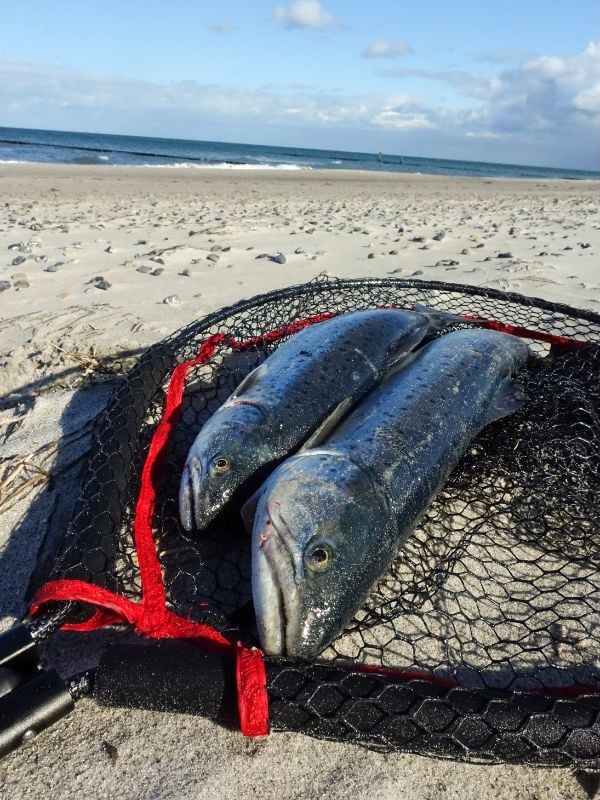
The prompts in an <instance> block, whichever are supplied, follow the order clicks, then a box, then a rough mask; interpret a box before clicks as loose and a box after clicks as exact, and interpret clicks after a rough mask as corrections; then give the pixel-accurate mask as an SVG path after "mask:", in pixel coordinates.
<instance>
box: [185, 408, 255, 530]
mask: <svg viewBox="0 0 600 800" xmlns="http://www.w3.org/2000/svg"><path fill="white" fill-rule="evenodd" d="M236 411H237V412H238V413H237V414H236V415H235V418H232V415H231V414H229V415H227V417H225V415H224V417H223V422H222V423H221V422H220V421H219V420H218V419H217V415H218V414H219V411H217V412H215V415H214V417H215V418H214V419H213V418H211V423H212V424H211V425H210V426H206V427H205V428H203V429H202V430H201V431H200V433H199V434H198V436H197V437H196V439H195V441H194V444H193V445H192V447H191V448H190V451H189V453H188V457H187V460H186V462H185V467H184V469H183V474H182V476H181V484H180V489H179V516H180V519H181V523H182V525H183V527H184V528H185V529H186V530H188V531H191V530H192V528H193V527H194V526H195V527H196V528H197V529H198V530H202V529H204V528H206V527H207V526H208V525H209V524H210V523H211V522H212V521H213V520H214V519H215V517H216V516H217V515H218V514H219V513H220V512H221V511H222V510H223V508H224V507H225V506H226V504H227V503H228V502H229V501H230V499H231V498H232V497H233V496H234V495H235V494H236V492H238V491H240V490H241V489H242V487H244V485H245V484H246V482H247V481H248V480H249V479H250V478H251V477H252V476H253V474H254V472H255V471H256V469H257V466H258V465H260V463H261V459H262V458H263V457H264V455H263V453H262V444H261V442H260V441H255V440H256V439H257V434H256V433H255V431H256V429H258V427H259V423H260V422H262V420H263V413H262V411H261V410H260V409H259V408H255V407H253V406H249V405H245V406H244V407H241V408H239V409H236Z"/></svg>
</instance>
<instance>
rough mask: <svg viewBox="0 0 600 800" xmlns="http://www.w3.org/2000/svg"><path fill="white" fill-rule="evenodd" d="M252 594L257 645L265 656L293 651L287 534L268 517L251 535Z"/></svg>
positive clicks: (292, 577)
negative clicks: (252, 535) (258, 639)
mask: <svg viewBox="0 0 600 800" xmlns="http://www.w3.org/2000/svg"><path fill="white" fill-rule="evenodd" d="M255 535H256V537H257V541H256V543H255V544H256V546H255V548H254V559H253V564H252V593H253V599H254V608H255V610H256V624H257V627H258V634H259V638H260V643H261V646H262V648H263V650H264V651H265V653H268V654H269V655H277V656H284V655H286V654H289V652H291V651H293V649H294V645H293V642H294V641H295V640H296V638H297V633H298V619H299V614H298V586H297V581H296V569H295V565H294V557H293V553H292V550H291V544H290V541H289V539H290V535H289V533H288V532H287V531H286V530H285V529H283V530H282V527H281V525H275V523H274V522H273V519H272V517H271V516H270V517H269V519H268V521H267V522H266V524H265V525H264V526H263V527H262V528H261V529H260V530H259V531H258V532H257V533H256V534H255Z"/></svg>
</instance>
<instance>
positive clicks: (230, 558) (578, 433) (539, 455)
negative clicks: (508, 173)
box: [46, 279, 600, 758]
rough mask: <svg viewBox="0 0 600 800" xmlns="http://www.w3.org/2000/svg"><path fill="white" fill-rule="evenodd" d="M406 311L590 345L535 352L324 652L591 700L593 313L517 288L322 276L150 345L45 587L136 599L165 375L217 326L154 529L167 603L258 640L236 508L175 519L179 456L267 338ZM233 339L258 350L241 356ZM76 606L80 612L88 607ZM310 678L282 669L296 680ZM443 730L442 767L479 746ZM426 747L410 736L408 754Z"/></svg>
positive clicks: (594, 677)
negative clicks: (573, 691) (511, 405)
mask: <svg viewBox="0 0 600 800" xmlns="http://www.w3.org/2000/svg"><path fill="white" fill-rule="evenodd" d="M417 304H424V305H427V306H429V307H431V308H435V309H439V310H443V311H449V312H452V313H454V314H461V315H470V316H476V317H481V318H484V319H487V320H496V321H499V322H501V323H503V324H505V325H513V326H519V327H524V328H527V329H528V330H529V331H532V332H537V333H542V334H551V335H553V336H557V337H569V338H573V339H575V340H577V342H581V343H586V344H585V346H583V347H581V346H580V347H566V346H554V347H553V348H552V351H551V352H550V354H547V352H545V351H544V352H542V351H540V356H542V355H543V356H545V357H540V358H539V359H537V360H534V361H532V362H531V363H529V364H528V365H527V366H526V367H524V368H523V369H522V370H521V373H520V374H519V376H518V378H519V380H520V382H521V384H522V385H523V387H524V389H525V393H526V399H527V402H526V404H525V406H524V408H523V409H522V410H521V411H520V412H518V413H516V414H514V415H512V416H509V417H508V418H506V419H504V420H501V421H499V422H497V423H494V424H493V425H490V426H489V427H488V428H486V429H485V430H484V431H483V432H482V433H481V434H480V435H479V436H478V437H477V438H476V439H475V440H474V441H473V443H472V446H471V447H470V449H469V451H468V453H467V454H466V455H465V456H464V458H463V459H462V461H461V463H460V465H459V466H458V467H457V469H456V470H455V471H454V472H453V473H452V475H451V477H450V478H449V480H448V481H447V483H446V485H445V486H444V488H443V490H442V491H441V492H440V493H439V494H438V496H437V497H436V499H435V500H434V502H433V503H432V504H431V506H430V508H429V509H428V511H427V513H426V515H425V517H424V518H423V519H422V521H421V524H420V525H419V528H418V529H417V530H416V531H415V532H414V534H412V535H411V537H409V539H408V541H407V542H406V543H405V545H404V547H403V548H402V550H401V551H400V553H399V554H398V558H397V560H396V561H395V563H394V564H393V566H392V568H391V569H390V570H389V572H388V574H386V575H385V576H384V577H383V578H382V579H381V581H380V582H379V585H378V586H377V587H376V588H375V589H374V591H373V592H372V594H371V596H370V597H369V599H368V601H367V603H366V604H365V607H364V608H363V609H361V611H360V612H359V613H358V614H357V615H356V617H355V618H354V619H353V620H352V622H351V624H350V625H349V626H348V627H347V629H346V630H345V631H344V633H343V634H342V635H341V636H340V637H339V638H338V639H336V640H335V641H334V642H333V643H332V644H331V645H330V646H329V647H328V648H327V650H326V651H325V652H324V653H323V655H322V659H323V660H325V661H328V662H331V663H333V664H335V663H336V662H344V663H346V662H348V661H350V662H352V663H353V664H355V665H366V666H371V667H377V668H386V669H394V670H398V669H402V670H413V671H417V672H424V671H426V672H428V673H431V674H433V675H434V676H437V677H441V678H447V679H450V680H452V681H455V682H457V683H458V684H460V686H461V687H472V688H473V687H474V688H479V689H481V690H482V691H483V692H484V693H485V692H486V691H491V692H495V691H498V690H510V691H513V692H515V691H516V692H525V693H527V694H526V695H525V696H528V695H529V696H532V697H535V696H536V693H540V692H542V693H543V692H545V693H548V692H552V691H556V690H560V689H561V687H563V688H564V687H573V686H574V685H577V686H585V687H587V688H588V689H591V690H600V665H599V657H600V633H599V624H600V571H599V570H598V561H599V558H600V557H599V553H600V548H599V545H600V536H599V533H600V531H599V523H598V510H599V508H600V480H599V466H600V317H598V316H597V315H594V314H593V313H591V312H583V311H576V310H573V309H569V308H567V307H565V306H560V305H557V304H552V303H548V302H544V301H541V300H532V299H529V298H523V297H521V296H518V295H506V294H502V293H499V292H495V291H493V290H486V289H476V288H473V287H464V286H463V287H459V286H451V285H447V284H438V283H424V282H418V281H397V280H375V279H372V280H367V279H365V280H357V281H334V282H316V283H312V284H307V285H305V286H301V287H294V288H290V289H286V290H282V291H279V292H275V293H271V294H269V295H265V296H262V297H259V298H255V299H254V300H251V301H247V302H242V303H239V304H238V305H236V306H234V307H231V308H229V309H225V310H224V311H222V312H219V313H217V314H214V315H212V316H210V317H207V318H205V319H203V320H201V321H199V322H197V323H193V324H192V325H190V326H188V327H187V328H185V329H183V330H182V331H181V332H179V333H177V334H175V335H174V336H172V337H170V338H168V339H166V340H164V341H162V342H160V343H158V344H156V345H154V346H153V347H151V348H150V349H149V350H148V351H147V352H146V353H145V354H144V355H143V356H142V358H141V359H140V361H139V363H138V364H137V366H136V367H135V368H134V370H133V371H132V372H131V373H130V375H129V376H128V378H127V379H126V380H125V381H124V382H123V384H122V385H121V386H120V387H119V388H118V390H117V392H116V394H115V397H114V399H113V401H112V402H111V404H110V406H109V408H108V409H107V411H106V413H105V416H104V419H103V422H102V425H101V427H100V430H99V433H98V437H97V441H96V446H95V448H94V449H93V454H92V456H91V457H90V460H89V464H88V468H87V473H86V478H85V481H84V486H83V490H82V495H81V499H80V501H79V503H78V505H77V508H76V511H75V513H74V515H73V518H72V520H71V523H70V526H69V528H68V530H67V532H66V534H65V536H64V539H63V541H62V543H61V550H60V552H59V554H58V557H57V558H56V561H55V563H54V566H53V568H52V570H51V574H50V575H49V576H46V577H49V578H51V579H53V580H54V579H59V578H70V579H80V580H85V581H89V582H93V583H94V584H97V585H99V586H102V587H105V588H108V589H111V590H113V591H116V592H119V593H121V594H123V595H125V596H126V597H129V598H131V599H134V600H138V599H139V598H140V591H141V587H140V581H139V573H138V569H137V561H136V553H135V549H134V547H133V540H132V534H131V531H132V521H133V516H134V511H135V504H136V499H137V496H138V492H139V489H140V476H141V471H142V467H143V464H144V460H145V457H146V454H147V449H148V445H149V442H150V439H151V436H152V434H153V432H154V430H155V428H156V425H157V424H158V422H159V420H160V418H161V416H162V414H163V407H164V400H165V392H166V387H167V385H168V380H169V377H170V375H171V372H172V370H173V368H174V367H175V366H176V365H177V364H180V363H183V362H186V361H190V360H192V359H193V358H194V357H195V356H196V355H197V353H198V351H199V349H200V347H201V345H202V344H203V343H204V342H205V341H206V339H207V337H209V336H212V335H214V334H218V333H223V334H227V337H228V338H226V339H225V340H224V341H223V342H222V343H221V344H220V345H219V346H218V348H217V350H216V352H215V354H214V356H213V357H212V358H211V359H210V361H209V362H208V363H206V364H203V365H200V366H197V367H195V368H193V369H191V370H190V372H189V373H188V377H187V382H186V387H185V391H184V395H183V405H182V413H181V417H180V421H179V423H178V425H177V427H176V429H175V431H174V432H173V435H172V436H171V437H170V440H169V442H168V445H167V448H166V451H165V452H164V454H163V456H162V457H161V460H160V463H159V464H158V465H157V467H156V469H155V470H154V474H153V482H154V485H155V488H156V491H157V497H158V502H157V504H156V508H155V512H154V517H153V530H154V537H155V542H156V547H157V552H158V554H159V559H160V563H161V566H162V570H163V576H164V581H165V586H166V590H167V596H168V600H169V604H170V607H171V608H172V609H173V610H175V611H176V612H178V613H180V614H181V615H183V616H185V617H190V618H192V619H195V620H198V621H201V622H208V623H210V624H211V625H212V626H214V627H216V628H218V629H220V630H222V631H227V630H230V629H232V628H233V627H235V626H241V627H242V632H241V635H242V637H243V638H244V640H245V641H246V642H248V643H252V642H255V641H256V638H255V637H256V632H255V629H254V628H253V625H252V621H251V620H246V622H247V623H248V624H247V625H245V626H244V624H243V623H244V615H243V614H241V613H240V609H244V608H245V607H247V604H248V603H249V601H250V599H251V585H250V551H249V538H248V536H247V534H246V533H245V532H244V531H243V528H242V525H241V522H240V521H239V520H238V519H237V518H236V517H235V516H232V517H231V519H230V520H229V521H228V522H227V525H221V526H219V527H215V528H213V529H211V530H209V531H208V532H206V534H203V535H202V536H197V535H193V534H188V533H186V532H185V531H184V530H183V529H182V527H181V526H180V523H179V520H178V513H177V494H178V489H179V480H180V476H181V473H182V469H183V464H184V461H185V458H186V455H187V452H188V449H189V447H190V445H191V443H192V441H193V440H194V438H195V436H196V434H197V433H198V431H199V429H200V427H201V426H202V425H203V423H204V422H206V420H207V419H208V418H209V417H210V415H211V414H212V413H213V412H214V411H215V409H216V408H218V406H219V405H220V403H222V402H223V401H224V400H225V399H226V398H227V396H228V395H229V394H230V393H231V392H232V391H233V389H234V388H235V387H236V385H237V384H238V383H239V382H240V381H241V379H242V378H243V377H244V376H245V375H246V374H248V373H249V372H250V370H252V369H253V368H254V367H255V366H257V365H258V364H259V363H260V362H261V361H263V360H264V359H265V358H266V357H267V356H268V355H269V353H270V352H272V351H273V349H274V348H275V347H277V346H278V345H279V344H280V343H281V341H284V340H285V337H283V338H282V339H280V340H279V341H276V342H274V341H272V340H271V339H270V338H269V337H265V334H267V333H268V332H271V331H275V330H280V329H281V328H282V327H283V326H286V325H289V324H290V323H293V322H295V321H298V320H303V319H306V318H308V317H312V316H313V315H318V314H323V313H344V312H348V311H352V310H356V309H365V308H377V307H381V306H398V307H402V308H413V307H415V305H417ZM231 338H233V339H235V340H236V341H238V342H239V341H246V340H249V339H257V341H256V342H255V343H254V344H253V345H252V346H249V347H248V348H245V349H243V350H241V351H240V350H239V349H235V348H232V346H231ZM546 350H547V348H546ZM78 613H79V618H80V619H81V618H84V617H85V616H86V615H88V616H89V613H91V611H90V609H87V610H86V609H81V608H80V609H79V612H78ZM238 635H239V634H238ZM310 669H311V668H310V667H309V666H305V667H301V666H298V667H297V668H294V670H293V672H294V674H296V673H297V674H300V675H304V678H305V680H306V681H308V680H309V677H310V675H312V673H310ZM283 672H285V670H283ZM279 680H280V681H281V680H282V679H281V678H279ZM311 680H312V677H311ZM384 688H385V687H384ZM340 691H342V690H341V689H340ZM415 691H416V690H415ZM445 691H446V692H447V691H448V690H447V689H446V690H445ZM342 694H343V691H342ZM490 697H492V699H493V696H490ZM422 699H423V698H421V700H422ZM488 700H489V698H488ZM421 705H422V703H421ZM419 707H420V706H419ZM415 713H416V712H415ZM523 714H524V715H525V716H527V714H530V712H526V711H524V712H523ZM311 715H312V722H310V723H309V722H307V721H306V720H305V721H304V723H303V726H301V727H302V728H303V729H307V730H308V732H312V733H315V734H316V735H326V728H327V726H326V725H324V724H323V720H324V719H326V717H327V714H326V713H324V712H320V711H318V710H316V711H315V710H314V708H313V710H312V711H311V712H310V714H309V715H308V716H309V719H311ZM594 715H595V716H594ZM594 715H592V717H593V718H590V723H589V724H590V725H593V724H595V723H596V721H597V720H596V717H597V711H595V712H594ZM527 719H529V717H527ZM377 724H379V725H380V724H381V720H380V719H378V721H377ZM353 730H355V732H356V729H355V728H353ZM459 733H460V732H459ZM457 737H458V738H457ZM356 738H361V737H360V736H358V735H357V737H356ZM450 738H451V739H452V741H453V746H452V748H450V752H449V754H450V755H451V756H453V757H463V758H464V757H467V756H468V755H469V754H471V755H473V754H475V753H477V752H479V750H481V748H479V749H478V748H477V747H472V748H470V749H469V748H466V747H465V746H464V744H460V741H459V739H460V736H459V734H456V735H454V734H453V735H452V736H451V737H450ZM388 739H389V742H388V743H389V744H390V746H398V745H397V742H395V740H394V737H392V736H389V737H388ZM557 741H558V739H557ZM377 742H378V743H379V744H385V743H386V736H385V735H384V734H378V736H377ZM408 745H409V749H411V747H410V738H409V740H408ZM403 746H407V742H404V741H403ZM415 747H416V746H415ZM416 749H417V750H419V748H418V747H416ZM438 749H439V748H438ZM496 749H497V750H498V752H497V753H496V757H502V754H501V752H500V751H501V748H499V747H498V748H496ZM534 749H535V747H534ZM537 749H538V750H539V747H538V748H537ZM429 750H431V747H428V746H427V744H426V742H425V740H422V741H421V747H420V751H429ZM486 752H487V751H486ZM536 752H537V751H536Z"/></svg>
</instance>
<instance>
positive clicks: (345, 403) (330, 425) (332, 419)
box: [299, 397, 352, 453]
mask: <svg viewBox="0 0 600 800" xmlns="http://www.w3.org/2000/svg"><path fill="white" fill-rule="evenodd" d="M351 406H352V398H351V397H346V398H345V399H344V400H342V402H341V403H339V404H338V405H337V406H336V407H335V408H334V409H333V411H332V412H331V414H330V415H329V416H328V417H326V418H325V419H324V420H323V422H322V423H321V424H320V425H319V427H318V428H317V429H316V430H315V431H313V433H311V435H310V436H309V437H308V439H307V440H306V441H305V442H304V444H303V445H302V447H301V448H300V450H299V452H300V453H303V452H304V451H305V450H308V449H309V448H312V447H317V446H318V445H320V444H321V443H322V442H324V441H325V439H327V437H328V436H329V434H330V433H331V432H332V431H333V429H334V428H335V426H336V425H337V424H338V422H339V421H340V420H341V419H342V417H343V416H344V415H345V414H346V412H347V411H348V409H349V408H350V407H351Z"/></svg>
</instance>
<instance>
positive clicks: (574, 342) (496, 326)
mask: <svg viewBox="0 0 600 800" xmlns="http://www.w3.org/2000/svg"><path fill="white" fill-rule="evenodd" d="M460 316H461V318H462V319H464V320H466V321H467V322H474V323H477V325H478V326H479V327H481V328H487V329H488V330H491V331H500V333H510V334H512V335H513V336H518V337H519V338H520V339H533V340H535V341H537V342H547V343H548V344H551V345H554V346H555V347H588V345H589V342H584V341H581V340H580V339H571V337H570V336H558V335H557V334H554V333H544V332H543V331H532V330H530V329H529V328H523V327H522V326H521V325H507V324H505V323H504V322H497V321H496V320H494V319H484V318H483V317H475V316H472V315H471V314H461V315H460Z"/></svg>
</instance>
